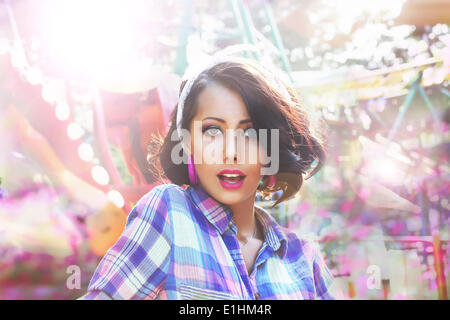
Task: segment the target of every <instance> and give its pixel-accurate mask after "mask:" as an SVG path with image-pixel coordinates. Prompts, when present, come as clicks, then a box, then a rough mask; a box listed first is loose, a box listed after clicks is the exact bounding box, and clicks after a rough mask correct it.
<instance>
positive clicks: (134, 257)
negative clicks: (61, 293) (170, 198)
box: [79, 185, 173, 300]
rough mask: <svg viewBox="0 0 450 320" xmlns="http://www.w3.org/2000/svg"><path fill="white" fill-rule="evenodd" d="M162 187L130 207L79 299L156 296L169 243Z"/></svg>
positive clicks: (166, 258)
mask: <svg viewBox="0 0 450 320" xmlns="http://www.w3.org/2000/svg"><path fill="white" fill-rule="evenodd" d="M163 186H164V185H163ZM163 186H157V187H155V188H153V189H152V190H151V191H150V192H149V193H147V194H146V195H145V196H143V197H142V198H141V199H140V200H139V201H138V203H137V204H136V206H135V207H134V208H133V209H132V210H131V212H130V214H129V216H128V218H127V222H126V225H125V229H124V231H123V233H122V234H121V236H120V237H119V239H118V241H117V242H116V243H115V244H114V245H113V246H112V247H111V248H110V249H109V250H108V252H107V253H106V254H105V256H104V257H103V258H102V260H101V261H100V263H99V265H98V266H97V268H96V270H95V272H94V275H93V277H92V279H91V281H90V283H89V286H88V292H87V293H86V294H85V295H84V296H82V297H80V298H79V300H88V299H113V300H134V299H154V298H155V297H156V295H157V294H158V292H159V289H160V287H161V286H162V284H163V282H164V280H165V278H166V275H167V272H168V269H169V265H170V256H171V247H172V242H173V237H172V231H171V225H170V219H169V214H168V203H167V202H166V197H167V196H166V193H167V192H166V190H167V188H164V187H163Z"/></svg>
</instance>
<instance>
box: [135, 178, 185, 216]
mask: <svg viewBox="0 0 450 320" xmlns="http://www.w3.org/2000/svg"><path fill="white" fill-rule="evenodd" d="M185 202H186V191H185V190H184V189H183V188H182V187H181V186H179V185H177V184H173V183H168V184H160V185H157V186H155V187H153V188H152V189H151V190H150V191H148V192H147V193H146V194H144V195H143V196H142V197H141V198H140V199H139V200H138V202H137V203H136V204H135V206H134V207H133V209H132V211H131V212H130V215H129V217H128V222H127V224H129V223H130V222H131V220H133V219H134V218H136V217H137V216H141V217H142V218H144V219H145V220H148V219H153V218H154V216H166V215H167V213H168V212H169V211H171V210H172V209H173V208H177V207H185V206H184V205H183V204H185Z"/></svg>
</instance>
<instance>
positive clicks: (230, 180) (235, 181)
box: [217, 169, 245, 190]
mask: <svg viewBox="0 0 450 320" xmlns="http://www.w3.org/2000/svg"><path fill="white" fill-rule="evenodd" d="M226 174H233V175H238V176H237V177H225V175H226ZM217 177H218V178H219V182H220V184H221V185H222V187H223V188H225V189H229V190H235V189H238V188H240V187H241V186H242V185H243V184H244V179H245V174H244V173H243V172H242V171H241V170H230V169H225V170H222V171H220V172H219V173H218V174H217Z"/></svg>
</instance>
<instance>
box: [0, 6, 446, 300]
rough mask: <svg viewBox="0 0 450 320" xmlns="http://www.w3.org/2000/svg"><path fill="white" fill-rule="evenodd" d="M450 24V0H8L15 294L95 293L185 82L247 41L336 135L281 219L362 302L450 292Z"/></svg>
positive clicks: (6, 143) (1, 265)
mask: <svg viewBox="0 0 450 320" xmlns="http://www.w3.org/2000/svg"><path fill="white" fill-rule="evenodd" d="M449 23H450V1H448V0H379V1H358V0H274V1H269V0H265V1H264V0H253V1H251V0H217V1H206V0H192V1H189V0H171V1H170V0H168V1H156V0H148V1H140V0H134V1H133V0H132V1H117V0H108V1H106V0H104V1H103V0H90V1H87V0H64V1H63V0H0V177H1V184H0V299H75V298H78V297H80V296H81V295H83V294H84V293H85V291H86V289H87V286H88V283H89V280H90V278H91V277H92V274H93V272H94V270H95V267H96V266H97V264H98V262H99V261H100V259H101V257H102V256H103V255H104V254H105V253H106V251H107V250H108V249H109V248H110V247H111V246H112V245H113V244H114V243H115V241H116V240H117V239H118V237H119V235H120V234H121V232H122V231H123V228H124V225H125V221H126V218H127V215H128V213H129V211H130V209H131V208H132V206H133V205H134V203H135V202H136V201H137V200H138V199H139V198H140V197H142V196H143V195H144V194H145V193H146V192H148V191H149V190H151V189H152V188H153V187H154V186H155V185H156V182H155V181H156V180H155V177H153V176H152V175H151V174H149V172H148V170H147V164H146V154H147V151H148V149H147V146H148V142H149V138H150V136H151V134H153V133H158V132H159V133H165V132H166V129H167V126H168V116H169V114H170V112H171V111H172V109H173V108H174V106H175V104H176V102H177V99H178V90H179V85H180V81H181V77H182V75H183V74H184V72H185V71H186V69H187V68H188V66H189V65H190V64H195V63H196V62H198V61H202V59H203V58H204V56H205V55H210V54H213V53H214V52H216V51H217V50H219V49H223V48H225V47H228V46H232V45H241V46H243V47H244V48H246V49H245V50H244V51H242V55H244V56H247V57H251V58H254V59H257V60H259V61H261V62H262V63H264V64H265V65H267V66H270V67H272V68H274V69H276V70H280V72H282V73H283V74H284V76H285V80H286V81H289V82H290V83H291V84H292V85H293V86H294V87H295V89H296V90H297V91H298V93H299V95H300V97H301V99H302V100H303V102H304V107H305V108H307V109H308V110H309V111H310V113H311V119H312V121H313V123H316V122H317V123H321V126H320V127H318V128H320V129H319V130H321V131H320V133H326V134H327V136H328V142H327V146H328V151H329V158H328V161H327V163H326V166H325V167H324V168H323V169H322V170H321V171H320V172H319V173H318V174H316V175H315V176H314V177H313V178H311V179H310V180H308V181H306V182H305V183H304V186H303V187H302V190H301V191H300V193H299V194H297V196H296V197H294V198H292V199H291V200H289V201H288V202H286V203H283V204H281V205H279V206H278V207H276V208H274V209H272V210H271V213H272V214H273V216H274V217H275V218H276V219H277V220H278V222H279V223H280V224H282V225H283V226H286V227H288V228H290V229H291V230H293V231H295V232H296V233H297V234H298V235H299V236H302V237H309V238H312V239H315V240H317V241H319V243H320V245H321V249H322V251H323V254H324V257H325V259H326V262H327V264H328V266H329V268H330V270H331V271H332V273H333V275H334V276H335V278H336V281H337V283H338V284H339V286H340V288H341V290H342V292H343V293H344V295H345V297H346V298H348V299H448V295H449V293H448V292H449V283H450V282H449V265H450V263H449V256H450V248H449V245H448V240H449V209H450V204H449V197H448V195H449V163H448V155H449V105H450V103H449V102H450V88H449V82H450V32H449ZM277 196H279V195H277V194H275V195H274V199H276V197H277ZM257 200H258V203H259V204H260V205H262V206H264V207H268V206H269V205H270V204H271V203H273V202H272V201H265V200H264V201H263V199H260V198H258V199H257ZM73 266H75V268H77V266H78V267H79V271H80V272H81V274H80V283H79V285H77V283H76V281H75V282H71V281H69V278H70V276H71V275H73V270H74V269H73V268H74V267H73ZM72 280H73V279H72ZM69 282H70V283H72V285H70V283H69ZM74 284H75V285H74Z"/></svg>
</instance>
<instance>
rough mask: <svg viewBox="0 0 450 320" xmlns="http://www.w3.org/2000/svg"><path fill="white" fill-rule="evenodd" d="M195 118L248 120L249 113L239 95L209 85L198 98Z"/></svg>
mask: <svg viewBox="0 0 450 320" xmlns="http://www.w3.org/2000/svg"><path fill="white" fill-rule="evenodd" d="M197 105H198V108H197V114H196V116H195V118H197V119H199V118H204V117H208V116H211V117H217V118H222V119H224V120H226V121H227V122H228V121H232V120H233V119H235V120H236V121H239V120H242V119H244V118H245V119H248V118H249V115H248V111H247V108H246V106H245V103H244V100H243V99H242V97H241V96H240V94H239V93H237V92H235V91H233V90H230V89H228V88H226V87H224V86H222V85H220V84H209V85H208V86H207V87H206V88H205V89H203V90H202V92H201V93H200V94H199V96H198V97H197Z"/></svg>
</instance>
